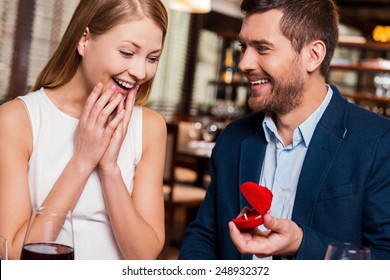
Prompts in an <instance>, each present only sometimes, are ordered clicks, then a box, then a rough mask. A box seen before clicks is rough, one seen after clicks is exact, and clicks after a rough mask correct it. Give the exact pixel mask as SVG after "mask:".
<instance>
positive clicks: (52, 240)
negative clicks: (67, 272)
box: [21, 207, 74, 260]
mask: <svg viewBox="0 0 390 280" xmlns="http://www.w3.org/2000/svg"><path fill="white" fill-rule="evenodd" d="M21 259H22V260H74V244H73V222H72V213H71V212H70V211H67V210H65V209H61V208H50V207H40V208H37V209H33V211H32V213H31V216H30V219H29V223H28V228H27V232H26V235H25V238H24V243H23V248H22V254H21Z"/></svg>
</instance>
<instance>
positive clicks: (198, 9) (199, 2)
mask: <svg viewBox="0 0 390 280" xmlns="http://www.w3.org/2000/svg"><path fill="white" fill-rule="evenodd" d="M169 7H170V8H171V9H172V10H175V11H182V12H188V13H193V14H206V13H208V12H210V11H211V0H170V1H169Z"/></svg>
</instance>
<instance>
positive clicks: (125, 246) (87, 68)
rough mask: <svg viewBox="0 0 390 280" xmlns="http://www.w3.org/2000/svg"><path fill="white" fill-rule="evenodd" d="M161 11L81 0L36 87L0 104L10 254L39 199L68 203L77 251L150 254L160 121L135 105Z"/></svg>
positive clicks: (156, 48)
mask: <svg viewBox="0 0 390 280" xmlns="http://www.w3.org/2000/svg"><path fill="white" fill-rule="evenodd" d="M167 21H168V19H167V12H166V10H165V8H164V5H163V4H162V3H161V2H160V1H159V0H142V1H141V0H104V1H95V0H81V1H80V3H79V5H78V7H77V8H76V11H75V13H74V15H73V17H72V19H71V22H70V24H69V26H68V28H67V30H66V32H65V34H64V36H63V39H62V41H61V43H60V45H59V47H58V49H57V50H56V52H55V53H54V54H53V56H52V58H51V59H50V61H49V62H48V64H47V65H46V67H45V68H44V70H43V71H42V72H41V73H40V75H39V77H38V79H37V82H36V85H35V87H34V92H32V93H29V94H27V95H26V96H23V97H20V98H18V99H15V100H13V101H10V102H8V103H6V104H4V105H3V106H2V107H1V108H0V129H1V135H2V136H1V137H0V235H2V236H5V237H6V238H7V239H8V240H9V256H10V259H17V258H19V257H20V252H21V249H22V244H23V238H24V234H25V231H26V225H27V222H28V218H29V215H30V213H31V209H32V208H35V207H40V206H45V207H59V208H65V209H69V210H71V211H73V223H74V242H75V258H76V259H153V258H156V257H157V256H158V254H159V252H160V251H161V249H162V246H163V244H164V210H163V207H164V206H163V204H164V203H163V194H162V176H163V169H164V157H165V142H166V127H165V123H164V120H163V119H162V117H160V116H159V115H158V114H157V113H155V112H153V111H151V110H150V109H147V108H144V107H142V105H144V104H145V103H146V101H147V99H148V97H149V93H150V88H151V85H152V80H153V77H154V75H155V73H156V70H157V64H158V60H159V57H160V55H161V51H162V46H163V42H164V39H165V35H166V32H167V24H168V22H167Z"/></svg>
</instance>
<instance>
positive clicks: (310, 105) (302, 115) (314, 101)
mask: <svg viewBox="0 0 390 280" xmlns="http://www.w3.org/2000/svg"><path fill="white" fill-rule="evenodd" d="M326 93H327V88H326V86H325V84H323V86H320V87H317V89H314V90H311V91H310V90H306V91H305V96H304V98H303V102H302V104H300V105H299V106H298V107H297V108H295V109H294V110H292V111H291V112H289V113H287V114H284V115H275V116H274V120H275V123H276V126H277V129H278V134H279V135H280V137H281V138H282V140H283V144H284V145H285V146H288V145H290V144H291V143H292V136H293V133H294V130H295V129H296V128H297V127H298V126H300V125H301V124H302V123H303V122H304V121H305V120H306V119H307V118H308V117H310V115H311V114H313V112H314V111H315V110H317V108H318V107H319V106H320V105H321V103H322V101H323V100H324V98H325V96H326Z"/></svg>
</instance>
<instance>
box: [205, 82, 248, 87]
mask: <svg viewBox="0 0 390 280" xmlns="http://www.w3.org/2000/svg"><path fill="white" fill-rule="evenodd" d="M209 84H212V85H220V86H232V87H249V86H250V84H249V83H248V82H231V83H225V82H222V81H209Z"/></svg>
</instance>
